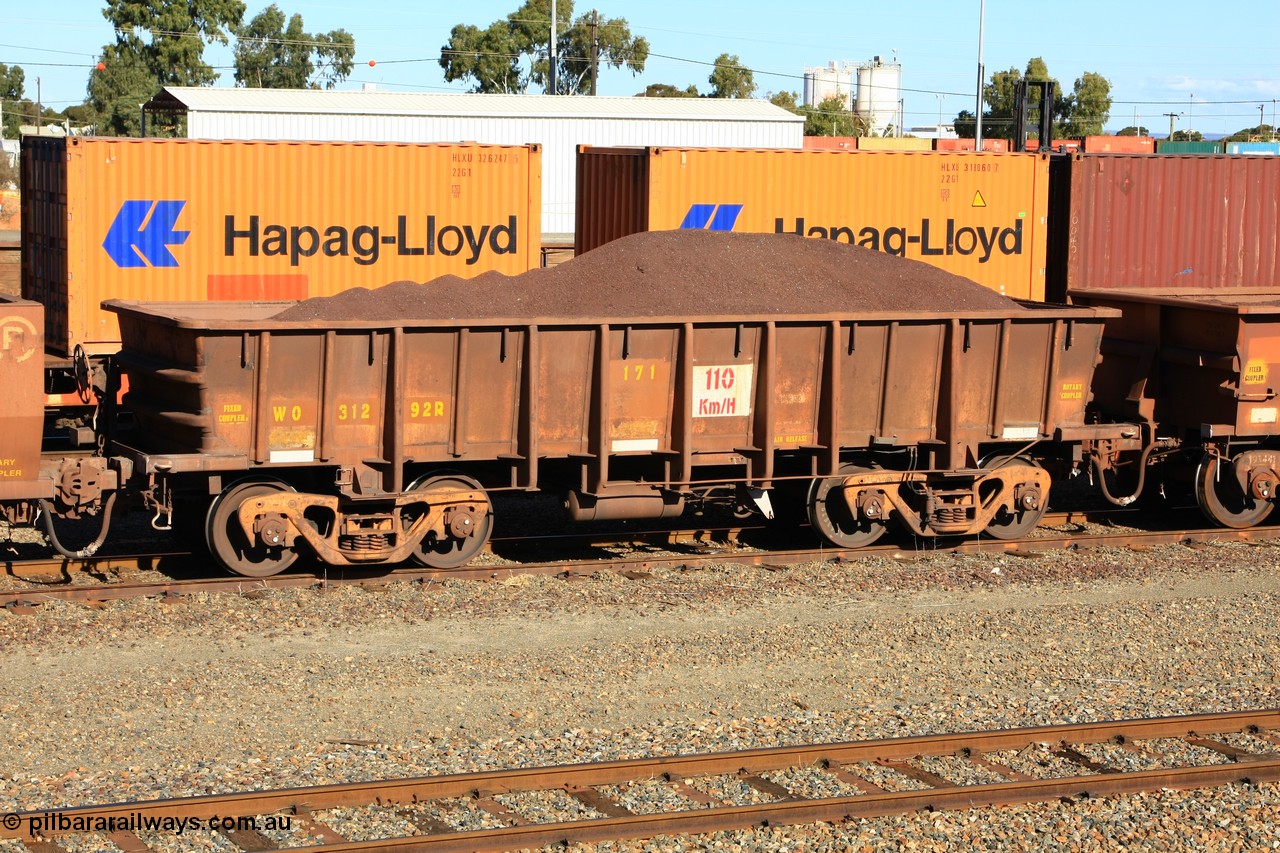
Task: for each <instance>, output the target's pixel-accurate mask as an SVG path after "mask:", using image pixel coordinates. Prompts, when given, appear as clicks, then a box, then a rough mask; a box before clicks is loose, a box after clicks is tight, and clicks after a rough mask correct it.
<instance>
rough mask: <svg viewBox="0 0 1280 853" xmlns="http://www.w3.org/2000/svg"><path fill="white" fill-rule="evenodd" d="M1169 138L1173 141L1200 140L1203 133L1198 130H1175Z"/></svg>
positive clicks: (1202, 137)
mask: <svg viewBox="0 0 1280 853" xmlns="http://www.w3.org/2000/svg"><path fill="white" fill-rule="evenodd" d="M1169 138H1170V140H1171V141H1173V142H1201V141H1203V140H1204V134H1203V133H1201V132H1200V131H1198V130H1175V131H1174V132H1173V136H1171V137H1169Z"/></svg>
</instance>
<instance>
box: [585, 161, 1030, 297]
mask: <svg viewBox="0 0 1280 853" xmlns="http://www.w3.org/2000/svg"><path fill="white" fill-rule="evenodd" d="M1048 187H1049V161H1048V158H1047V157H1042V156H1035V155H1023V154H992V153H986V152H982V153H979V152H933V151H829V150H812V149H811V150H777V149H756V150H748V149H724V148H716V149H712V148H596V147H591V146H582V147H580V148H579V149H578V201H577V243H576V251H577V252H578V253H582V252H585V251H589V250H590V249H592V248H595V247H596V246H600V245H603V244H604V243H607V242H609V241H610V240H616V239H617V238H619V237H624V236H626V235H628V234H634V233H636V232H639V231H661V230H670V229H677V228H711V229H713V230H722V231H749V232H775V231H777V232H786V233H794V234H801V235H804V236H807V237H815V238H821V239H831V240H839V241H841V242H846V243H855V244H859V245H863V246H867V247H869V248H872V249H876V250H879V251H883V252H889V253H892V254H897V255H902V256H905V257H908V258H914V259H916V260H920V261H925V262H927V263H930V264H933V265H934V266H938V267H941V268H942V269H945V270H947V271H949V272H953V273H957V274H959V275H963V276H966V277H968V278H971V279H973V280H974V281H976V282H979V283H980V284H983V285H985V286H987V287H989V288H991V289H992V290H995V291H997V292H1000V293H1003V294H1005V295H1006V296H1011V297H1016V298H1025V299H1037V300H1038V299H1043V298H1044V292H1045V291H1044V283H1045V247H1046V216H1047V212H1048V202H1049V199H1048Z"/></svg>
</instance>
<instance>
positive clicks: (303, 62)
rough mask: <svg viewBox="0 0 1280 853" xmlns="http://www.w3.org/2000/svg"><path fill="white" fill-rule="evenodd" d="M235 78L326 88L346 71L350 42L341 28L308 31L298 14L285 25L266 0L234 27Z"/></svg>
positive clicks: (352, 51) (260, 84)
mask: <svg viewBox="0 0 1280 853" xmlns="http://www.w3.org/2000/svg"><path fill="white" fill-rule="evenodd" d="M236 35H237V37H238V39H239V40H238V41H237V42H236V48H235V64H236V82H237V83H239V84H240V85H242V86H252V87H255V88H263V89H319V88H322V87H323V88H325V89H332V88H333V87H334V86H336V85H337V84H338V83H341V82H342V81H343V80H345V79H347V77H349V76H350V75H351V68H352V62H353V60H354V59H355V55H356V42H355V39H354V38H353V37H352V35H351V33H349V32H347V31H346V30H330V31H329V32H327V33H314V34H312V33H308V32H307V31H306V30H305V29H303V22H302V16H301V15H292V16H290V18H289V25H288V27H286V26H285V20H284V12H282V11H280V7H279V6H277V5H276V4H274V3H272V4H271V5H270V6H268V7H267V8H265V9H263V10H262V11H261V12H259V13H258V14H257V16H255V17H254V19H253V20H252V21H250V22H249V23H248V25H246V26H244V27H241V28H239V30H237V32H236Z"/></svg>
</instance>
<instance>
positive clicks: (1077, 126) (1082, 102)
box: [1062, 71, 1111, 136]
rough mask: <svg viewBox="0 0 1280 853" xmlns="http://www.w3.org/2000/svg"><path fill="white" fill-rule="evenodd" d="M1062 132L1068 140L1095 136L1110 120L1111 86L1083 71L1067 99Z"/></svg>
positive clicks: (1102, 79) (1100, 77)
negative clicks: (1074, 137) (1068, 137)
mask: <svg viewBox="0 0 1280 853" xmlns="http://www.w3.org/2000/svg"><path fill="white" fill-rule="evenodd" d="M1064 113H1065V115H1064V119H1065V120H1064V121H1063V125H1062V131H1063V133H1064V134H1066V135H1067V136H1097V135H1098V134H1100V133H1102V128H1103V125H1105V124H1106V123H1107V120H1108V119H1109V118H1111V82H1110V81H1109V80H1107V78H1106V77H1103V76H1102V75H1101V74H1096V73H1094V72H1092V71H1086V72H1085V73H1084V74H1083V75H1081V76H1080V77H1079V78H1077V79H1076V82H1075V85H1074V86H1073V87H1072V90H1071V94H1070V95H1069V96H1068V97H1067V98H1066V109H1065V110H1064Z"/></svg>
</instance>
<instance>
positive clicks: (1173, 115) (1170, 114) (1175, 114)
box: [1162, 113, 1182, 142]
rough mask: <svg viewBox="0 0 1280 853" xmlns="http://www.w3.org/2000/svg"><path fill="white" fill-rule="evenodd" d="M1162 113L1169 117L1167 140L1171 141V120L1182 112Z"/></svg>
mask: <svg viewBox="0 0 1280 853" xmlns="http://www.w3.org/2000/svg"><path fill="white" fill-rule="evenodd" d="M1162 115H1166V116H1168V117H1169V141H1170V142H1172V141H1173V120H1174V119H1175V118H1177V117H1178V116H1180V115H1182V113H1162Z"/></svg>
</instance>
